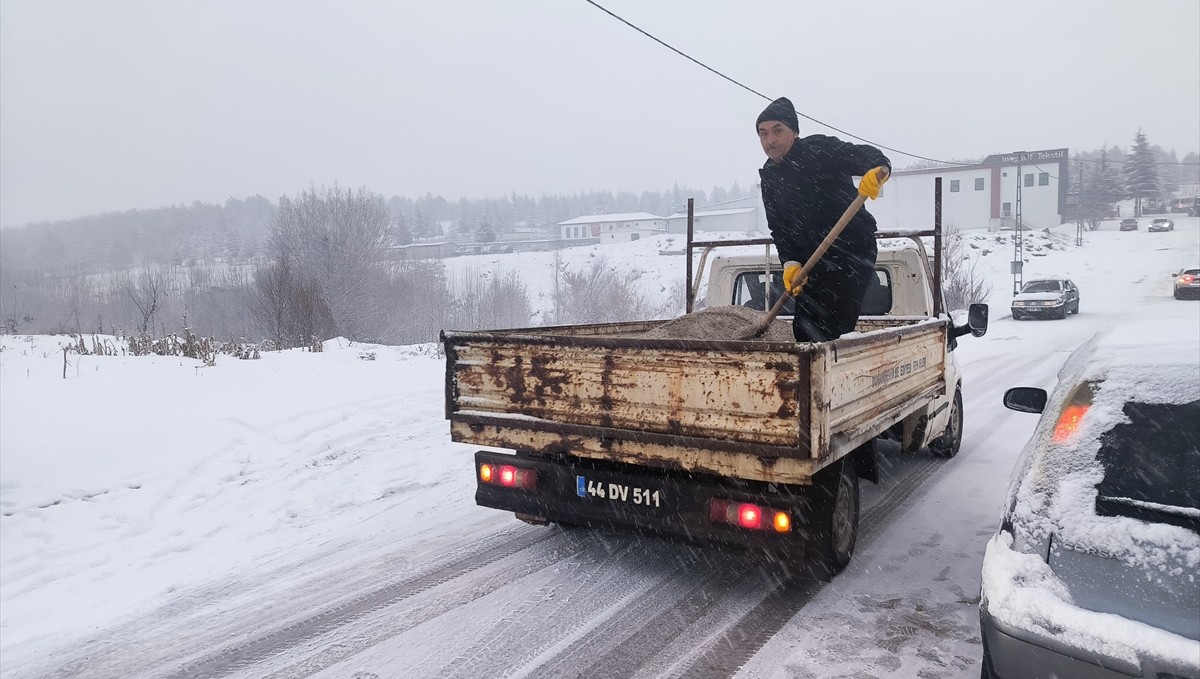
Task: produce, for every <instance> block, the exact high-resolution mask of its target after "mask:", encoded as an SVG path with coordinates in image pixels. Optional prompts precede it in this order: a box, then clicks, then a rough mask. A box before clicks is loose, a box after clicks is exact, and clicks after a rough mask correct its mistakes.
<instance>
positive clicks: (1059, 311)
mask: <svg viewBox="0 0 1200 679" xmlns="http://www.w3.org/2000/svg"><path fill="white" fill-rule="evenodd" d="M1077 313H1079V288H1077V287H1075V284H1074V283H1072V282H1071V281H1070V279H1067V278H1045V279H1040V280H1035V281H1029V282H1028V283H1026V284H1025V285H1023V286H1021V292H1020V293H1019V294H1017V295H1016V296H1014V297H1013V301H1012V317H1013V320H1015V321H1020V320H1023V319H1025V318H1066V317H1067V314H1077Z"/></svg>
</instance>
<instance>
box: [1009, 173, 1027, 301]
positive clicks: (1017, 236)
mask: <svg viewBox="0 0 1200 679" xmlns="http://www.w3.org/2000/svg"><path fill="white" fill-rule="evenodd" d="M1016 156H1017V195H1016V200H1015V202H1016V205H1015V208H1016V212H1015V213H1014V214H1015V223H1014V224H1013V232H1014V234H1013V261H1012V275H1013V295H1014V296H1015V295H1016V294H1017V293H1019V292H1021V283H1022V281H1023V278H1022V275H1021V270H1022V269H1023V268H1024V265H1025V243H1024V238H1023V236H1022V234H1021V184H1023V183H1024V181H1023V180H1024V178H1023V177H1022V176H1021V161H1022V160H1023V159H1024V156H1025V152H1024V151H1021V152H1019V153H1017V154H1016Z"/></svg>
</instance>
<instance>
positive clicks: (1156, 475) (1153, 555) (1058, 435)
mask: <svg viewBox="0 0 1200 679" xmlns="http://www.w3.org/2000/svg"><path fill="white" fill-rule="evenodd" d="M1198 374H1200V338H1198V337H1197V332H1196V327H1195V323H1194V322H1193V321H1192V319H1187V320H1186V321H1184V320H1172V321H1160V322H1158V323H1139V324H1136V325H1134V324H1130V325H1127V326H1124V327H1119V328H1116V329H1114V330H1112V331H1109V334H1107V335H1104V336H1101V337H1100V338H1098V339H1094V340H1093V341H1091V342H1089V343H1088V344H1086V345H1084V346H1083V347H1081V348H1080V349H1079V350H1077V351H1076V352H1075V353H1074V354H1073V355H1072V356H1071V358H1070V359H1069V360H1068V362H1067V364H1066V365H1065V366H1064V367H1063V369H1062V371H1061V372H1060V373H1059V382H1058V387H1057V388H1056V389H1055V390H1054V392H1053V394H1051V395H1049V396H1047V394H1046V392H1045V391H1044V390H1042V389H1036V388H1031V387H1020V388H1016V389H1010V390H1009V391H1008V393H1006V394H1005V395H1004V404H1005V405H1006V406H1008V407H1009V408H1012V409H1013V410H1020V411H1024V412H1034V413H1042V418H1041V421H1040V422H1039V423H1038V425H1037V428H1036V429H1035V430H1034V434H1033V437H1032V438H1031V439H1030V441H1029V443H1028V445H1026V447H1025V450H1024V451H1023V452H1022V454H1021V457H1020V458H1019V459H1018V462H1017V465H1016V468H1015V469H1014V472H1013V478H1012V482H1011V484H1010V487H1009V491H1008V497H1007V502H1006V510H1005V511H1004V514H1003V517H1002V520H1001V522H1000V529H999V531H998V532H997V533H996V534H995V536H993V538H992V539H991V540H990V541H989V542H988V546H987V550H986V552H985V554H984V560H983V574H982V591H981V598H980V604H979V617H980V627H981V632H982V634H981V638H982V640H983V671H982V676H983V677H984V678H985V679H988V678H995V677H1000V678H1002V679H1037V678H1042V679H1048V678H1050V677H1057V678H1058V679H1074V678H1079V679H1084V678H1086V679H1117V678H1118V677H1120V678H1127V677H1159V678H1163V677H1172V678H1182V677H1192V678H1193V679H1194V678H1196V677H1200V582H1198V580H1197V578H1196V572H1197V564H1198V562H1200V379H1197V375H1198Z"/></svg>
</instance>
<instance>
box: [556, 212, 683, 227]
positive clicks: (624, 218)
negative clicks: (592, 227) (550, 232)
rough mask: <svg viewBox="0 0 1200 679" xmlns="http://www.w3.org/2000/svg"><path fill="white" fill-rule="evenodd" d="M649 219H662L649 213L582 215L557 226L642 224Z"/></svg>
mask: <svg viewBox="0 0 1200 679" xmlns="http://www.w3.org/2000/svg"><path fill="white" fill-rule="evenodd" d="M651 219H663V218H662V217H659V216H658V215H652V214H650V213H649V212H622V213H619V214H614V215H584V216H582V217H576V218H575V219H568V220H567V221H565V222H559V223H558V225H559V226H573V225H575V224H609V223H613V222H643V221H646V220H651Z"/></svg>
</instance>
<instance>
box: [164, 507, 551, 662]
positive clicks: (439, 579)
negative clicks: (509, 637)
mask: <svg viewBox="0 0 1200 679" xmlns="http://www.w3.org/2000/svg"><path fill="white" fill-rule="evenodd" d="M558 537H561V534H555V533H547V532H540V531H533V530H530V531H521V532H520V534H518V535H516V536H514V537H513V538H512V539H511V540H508V541H503V542H501V544H499V545H498V546H496V547H493V548H492V549H488V550H485V551H483V552H480V553H478V554H474V555H472V556H469V557H467V558H465V559H463V560H461V561H458V562H456V563H454V564H451V565H449V566H447V567H444V568H441V569H438V570H436V571H432V572H429V573H426V574H424V575H421V576H418V577H416V578H412V579H407V580H403V581H400V582H396V583H393V584H390V585H386V586H384V587H381V588H379V589H376V590H374V591H370V592H367V593H365V594H362V595H360V596H358V597H356V598H354V599H352V600H350V601H348V602H345V603H343V604H341V605H339V606H336V607H333V608H327V609H325V610H323V611H320V612H317V613H314V614H311V615H310V616H309V617H307V618H305V619H303V620H300V621H298V622H295V623H293V624H291V625H289V626H287V627H285V628H283V629H280V630H276V631H274V632H271V633H269V634H266V635H263V636H260V637H258V638H256V639H252V640H250V641H247V642H244V643H241V644H238V645H236V646H231V647H228V648H225V649H222V650H221V651H218V652H216V653H213V654H211V655H208V656H206V657H204V658H201V659H199V660H196V661H194V662H192V663H189V664H188V665H186V666H184V667H182V668H180V669H179V670H178V671H176V672H173V673H171V674H169V675H166V679H187V678H192V677H222V676H226V675H229V674H232V673H234V672H236V671H238V670H241V669H244V668H247V667H251V666H253V665H255V664H257V663H259V662H261V661H262V660H264V659H266V658H268V657H270V656H272V655H276V654H278V653H281V652H283V651H286V650H288V649H290V648H292V647H295V646H297V645H299V644H302V643H306V642H309V641H311V640H313V639H314V638H316V637H319V636H321V635H323V634H325V633H328V632H330V631H332V630H335V629H337V628H338V627H340V626H342V625H345V624H346V623H348V622H350V621H352V620H354V619H356V618H360V617H363V616H367V615H370V614H371V613H373V612H376V611H379V610H381V609H383V608H385V607H388V606H392V605H394V604H396V603H398V602H400V601H403V600H405V599H408V598H410V597H413V596H415V595H418V594H421V593H423V592H426V591H428V590H431V589H433V588H435V587H438V586H439V585H442V584H445V583H447V582H450V581H451V580H454V579H456V578H460V577H463V576H465V575H467V574H469V573H471V572H473V571H476V570H479V569H481V568H483V567H485V566H488V565H490V564H492V563H495V562H497V561H500V560H502V559H505V558H507V557H509V556H513V555H515V554H518V553H521V552H525V551H526V550H529V549H530V548H531V547H534V546H536V545H538V544H539V543H544V542H548V541H551V540H553V539H554V538H558ZM571 547H572V546H571V545H567V548H568V551H570V549H571ZM528 556H529V557H531V558H533V559H535V560H538V559H540V560H547V559H548V560H549V561H550V562H553V561H555V560H557V559H559V558H561V557H560V556H557V555H556V554H555V553H554V551H553V550H548V551H546V552H543V553H541V554H534V553H531V554H530V555H528ZM496 586H499V583H497V585H496ZM486 593H487V591H483V590H481V589H477V590H476V591H475V592H474V594H475V596H476V597H477V596H483V595H484V594H486ZM472 598H475V597H472ZM464 603H465V602H464ZM401 631H403V630H400V629H397V630H395V632H396V633H399V632H401ZM358 650H361V649H358ZM353 652H357V650H355V651H353ZM349 654H350V653H347V655H349ZM334 662H336V660H334ZM317 669H320V668H317Z"/></svg>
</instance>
